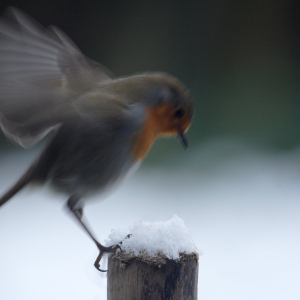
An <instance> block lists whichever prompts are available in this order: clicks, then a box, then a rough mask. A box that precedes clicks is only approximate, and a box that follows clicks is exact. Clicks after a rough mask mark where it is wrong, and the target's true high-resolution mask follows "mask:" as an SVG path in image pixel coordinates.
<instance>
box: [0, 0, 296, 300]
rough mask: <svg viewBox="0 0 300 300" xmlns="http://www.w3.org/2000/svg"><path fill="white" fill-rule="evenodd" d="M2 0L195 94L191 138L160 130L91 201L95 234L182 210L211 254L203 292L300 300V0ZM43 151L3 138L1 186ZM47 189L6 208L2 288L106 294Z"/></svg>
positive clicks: (23, 292) (86, 47)
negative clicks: (133, 167) (116, 182)
mask: <svg viewBox="0 0 300 300" xmlns="http://www.w3.org/2000/svg"><path fill="white" fill-rule="evenodd" d="M7 6H16V7H18V8H19V9H21V10H24V11H25V12H27V13H28V14H29V15H30V16H31V17H33V18H34V19H36V20H37V21H38V22H39V23H41V24H42V25H44V26H48V25H50V24H53V25H55V26H57V27H59V28H60V29H62V30H63V31H64V32H65V33H66V34H67V35H68V36H69V37H70V38H71V39H72V40H73V41H74V42H75V44H76V45H77V46H78V47H79V49H81V51H82V52H83V53H84V54H85V55H86V56H88V57H90V58H92V59H94V60H96V61H98V62H100V63H102V64H103V65H104V66H106V67H107V68H109V69H110V70H112V71H113V72H114V74H115V75H116V76H126V75H131V74H135V73H141V72H144V71H165V72H169V73H171V74H173V75H175V76H177V77H178V78H180V79H181V80H182V81H183V82H184V83H185V85H186V86H187V87H188V88H189V89H190V90H191V93H192V95H193V97H194V100H195V104H196V112H195V118H194V122H193V125H192V127H191V128H190V130H189V132H188V135H187V136H188V139H189V144H190V148H189V149H188V150H187V151H186V152H184V151H182V149H181V147H180V146H179V145H177V141H176V140H175V139H169V140H167V139H164V140H159V141H158V142H156V144H155V145H154V147H153V149H152V151H151V152H150V154H149V156H148V157H147V159H146V161H145V164H144V165H143V167H142V168H141V170H139V171H138V172H139V173H138V174H139V175H138V176H134V177H133V178H132V179H131V180H130V181H129V182H128V183H126V184H125V185H124V187H122V188H121V190H118V191H117V192H116V193H115V194H113V195H112V196H110V197H109V199H107V200H105V201H104V202H102V203H101V202H100V203H99V202H98V203H97V204H96V203H95V204H93V205H91V208H90V209H89V208H88V207H87V214H88V215H90V216H91V223H92V224H93V227H94V229H95V231H96V232H97V234H98V235H99V236H101V238H100V240H101V239H102V240H104V238H105V237H106V236H107V235H108V234H109V232H110V229H111V228H113V227H114V226H116V227H120V226H123V225H124V224H131V223H133V221H134V220H135V219H137V218H140V217H142V218H145V219H146V220H150V221H158V220H159V221H161V220H168V219H170V218H171V217H172V216H173V214H174V213H176V214H177V215H178V216H179V217H182V218H183V220H184V221H185V222H186V224H187V226H188V227H189V228H190V230H191V232H192V234H193V236H194V237H195V242H196V244H197V247H198V248H199V249H200V250H202V251H203V253H204V254H203V256H201V258H200V269H199V299H218V300H219V299H231V300H232V299H272V300H274V299H299V297H300V288H299V284H298V283H297V278H298V279H299V276H300V272H299V270H300V259H299V257H298V253H299V251H300V234H299V230H300V220H299V213H300V204H299V202H300V201H299V199H300V186H299V182H300V148H299V145H300V130H299V128H300V84H299V83H300V2H299V1H297V0H294V1H292V0H290V1H288V0H276V1H274V0H260V1H259V0H243V1H230V0H210V1H205V0H197V1H196V0H193V1H176V0H173V1H171V0H168V1H163V0H160V1H156V0H153V1H130V0H128V1H102V0H87V1H79V0H77V1H76V0H73V1H67V0H59V1H57V0H42V1H41V0H31V1H24V0H23V1H21V0H16V1H13V0H2V1H1V3H0V12H1V13H3V11H4V10H5V8H6V7H7ZM0 96H1V95H0ZM39 147H40V146H37V148H35V149H32V150H26V151H25V150H20V149H19V148H18V147H16V146H13V145H12V144H11V142H10V141H8V140H7V139H6V138H5V137H4V136H3V135H1V137H0V179H1V193H2V190H3V191H4V190H5V189H6V188H8V187H9V186H10V185H11V184H12V183H13V182H14V180H15V179H16V178H17V177H18V176H20V175H21V173H22V172H23V171H24V170H25V169H26V167H27V166H29V165H30V162H31V161H33V160H34V157H35V156H36V155H37V154H38V151H39V150H40V149H39ZM41 197H44V198H47V197H48V198H51V197H52V198H53V196H49V195H48V193H46V192H45V193H42V192H37V191H35V192H34V193H26V192H24V193H23V192H22V193H21V194H19V195H18V196H16V199H14V201H12V202H11V203H10V204H9V205H7V206H5V207H3V208H1V210H0V247H1V249H2V250H1V252H2V253H6V254H5V255H3V254H2V255H1V257H0V259H1V260H2V261H1V262H0V265H1V273H2V274H0V277H1V281H0V282H2V284H3V287H2V284H1V286H0V298H1V299H31V300H32V299H105V288H106V281H105V280H103V279H100V278H98V277H97V276H98V274H96V275H95V274H94V273H93V272H94V270H93V268H92V264H93V259H94V257H96V255H97V254H96V252H89V251H93V250H94V251H95V249H93V247H94V246H93V245H92V244H91V243H89V241H88V239H87V238H86V237H85V236H84V235H83V234H81V233H80V231H79V230H78V229H77V228H76V226H74V224H72V222H70V221H69V220H68V218H66V217H65V215H64V214H62V213H61V212H60V211H59V207H57V203H56V201H53V202H51V201H39V198H41ZM55 197H56V196H55ZM24 198H25V199H24ZM162 199H163V200H162ZM120 201H121V202H120ZM24 202H26V203H29V202H31V204H32V206H31V207H29V206H27V205H25V203H24ZM52 205H53V210H52ZM126 208H128V209H126ZM124 211H126V213H124ZM37 212H39V213H38V214H37ZM48 218H49V220H48ZM53 220H55V224H53ZM112 220H114V221H112ZM37 224H38V226H37ZM43 226H44V227H43ZM63 228H65V230H62V229H63ZM45 233H46V234H45ZM45 235H46V237H45ZM80 237H81V238H82V242H80V247H79V246H78V240H80ZM68 239H69V240H68ZM70 239H71V241H70ZM45 243H46V244H45ZM33 245H34V246H33ZM68 247H69V248H68ZM76 247H78V248H76ZM58 248H59V250H58ZM20 249H22V253H20V252H19V251H20ZM26 249H27V250H26ZM83 249H84V250H83ZM5 250H6V252H5ZM24 253H26V255H25V254H24ZM45 253H47V254H45ZM76 253H77V256H76ZM68 260H69V261H68ZM82 260H83V262H82ZM81 263H82V264H81ZM78 264H79V265H78ZM4 265H5V267H4ZM82 269H84V271H82ZM82 273H83V274H82ZM1 275H2V276H1ZM55 278H56V279H55ZM101 280H102V281H101ZM37 286H40V288H37ZM4 287H5V288H4ZM1 294H2V295H1ZM68 296H69V297H68Z"/></svg>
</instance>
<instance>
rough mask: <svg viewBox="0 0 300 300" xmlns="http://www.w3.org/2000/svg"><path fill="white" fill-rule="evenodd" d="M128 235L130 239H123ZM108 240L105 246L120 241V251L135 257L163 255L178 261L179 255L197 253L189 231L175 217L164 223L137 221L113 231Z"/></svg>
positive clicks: (180, 220)
mask: <svg viewBox="0 0 300 300" xmlns="http://www.w3.org/2000/svg"><path fill="white" fill-rule="evenodd" d="M128 234H130V237H129V238H125V239H124V237H126V236H127V235H128ZM108 238H109V239H108V240H107V241H106V246H110V245H115V244H117V243H119V242H120V241H122V245H121V248H122V251H124V252H127V253H133V254H135V255H139V254H140V253H146V254H148V255H149V256H151V257H153V256H156V255H158V254H163V255H165V256H166V257H167V258H170V259H178V258H179V254H180V253H186V254H191V253H193V252H197V248H196V246H195V243H194V241H193V239H192V236H191V234H190V232H189V230H188V229H187V227H186V226H185V224H184V221H183V220H182V219H181V218H179V217H178V216H177V215H174V216H173V218H172V219H170V220H168V221H165V222H163V221H158V222H146V221H143V220H139V221H137V222H135V223H134V224H133V225H131V226H130V227H128V228H126V229H124V228H122V229H113V230H112V231H111V233H110V235H109V236H108Z"/></svg>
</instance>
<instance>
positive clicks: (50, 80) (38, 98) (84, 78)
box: [0, 8, 111, 147]
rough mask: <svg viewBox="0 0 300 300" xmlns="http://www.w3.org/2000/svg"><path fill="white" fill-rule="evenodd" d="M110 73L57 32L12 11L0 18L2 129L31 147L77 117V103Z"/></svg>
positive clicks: (17, 140)
mask: <svg viewBox="0 0 300 300" xmlns="http://www.w3.org/2000/svg"><path fill="white" fill-rule="evenodd" d="M110 78H111V74H110V73H109V71H108V70H107V69H105V68H104V67H103V66H101V65H100V64H98V63H96V62H94V61H92V60H90V59H88V58H86V57H85V56H84V55H83V54H82V53H81V52H80V50H79V49H78V48H77V47H76V46H75V45H74V43H73V42H72V41H71V40H70V39H69V38H68V37H67V36H66V35H65V34H64V33H63V32H62V31H60V30H59V29H58V28H55V27H50V28H48V29H45V28H43V27H42V26H41V25H39V24H38V23H36V22H35V21H34V20H33V19H31V18H30V17H29V16H27V15H26V14H24V13H23V12H21V11H19V10H17V9H15V8H8V9H7V10H6V12H5V14H4V16H3V17H1V18H0V125H1V127H2V129H3V131H4V133H5V134H6V135H7V136H8V137H9V138H11V139H13V140H14V141H16V142H17V143H19V144H20V145H22V146H24V147H30V146H32V145H34V144H35V143H37V142H38V141H39V140H40V139H41V138H43V137H44V136H45V135H46V134H47V133H48V132H49V131H50V130H51V129H52V128H53V127H55V126H59V124H60V123H61V122H63V120H64V119H65V118H67V117H68V116H69V115H72V114H74V113H75V110H74V108H73V105H72V103H73V101H74V100H76V99H78V98H79V97H80V96H81V95H83V94H84V93H86V92H87V91H89V90H91V89H92V88H93V87H94V86H95V85H96V84H98V83H99V82H101V81H105V80H111V79H110Z"/></svg>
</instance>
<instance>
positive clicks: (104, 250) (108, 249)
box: [94, 243, 122, 272]
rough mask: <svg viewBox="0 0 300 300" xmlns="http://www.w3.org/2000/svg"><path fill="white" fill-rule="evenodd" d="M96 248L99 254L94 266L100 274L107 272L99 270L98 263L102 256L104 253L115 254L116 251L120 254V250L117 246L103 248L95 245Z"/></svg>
mask: <svg viewBox="0 0 300 300" xmlns="http://www.w3.org/2000/svg"><path fill="white" fill-rule="evenodd" d="M97 247H98V249H99V251H100V253H99V255H98V257H97V259H96V260H95V263H94V266H95V268H96V269H97V270H98V271H100V272H107V270H102V269H100V261H101V259H102V257H103V255H104V254H105V253H115V252H116V251H117V250H118V249H119V250H120V251H121V252H122V249H121V247H120V245H119V244H116V245H113V246H109V247H105V246H102V245H101V244H100V243H97Z"/></svg>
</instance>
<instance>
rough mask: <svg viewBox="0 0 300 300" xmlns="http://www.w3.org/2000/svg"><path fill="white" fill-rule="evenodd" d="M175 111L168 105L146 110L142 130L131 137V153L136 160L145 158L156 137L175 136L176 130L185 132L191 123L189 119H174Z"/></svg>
mask: <svg viewBox="0 0 300 300" xmlns="http://www.w3.org/2000/svg"><path fill="white" fill-rule="evenodd" d="M175 109H176V108H174V107H173V106H171V105H170V104H169V103H167V104H164V105H161V106H159V107H150V108H148V109H147V111H146V122H145V124H144V126H143V128H142V129H141V130H140V131H139V132H138V133H137V134H136V135H135V136H133V139H134V143H133V153H134V156H135V158H136V159H137V160H140V159H143V158H145V156H146V155H147V153H148V151H149V150H150V148H151V146H152V145H153V143H154V141H155V140H156V138H157V137H158V136H160V135H176V134H177V133H178V129H181V130H182V132H185V131H186V129H187V128H188V126H189V125H190V123H191V121H190V118H189V117H188V116H186V117H183V118H182V119H180V120H176V119H174V112H175Z"/></svg>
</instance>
